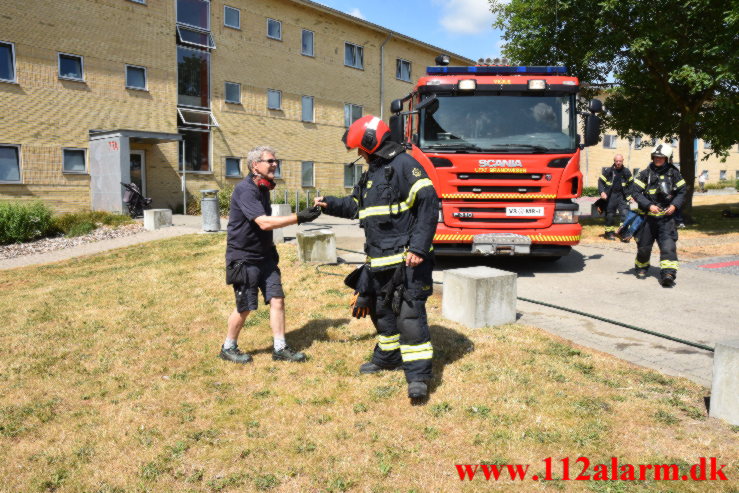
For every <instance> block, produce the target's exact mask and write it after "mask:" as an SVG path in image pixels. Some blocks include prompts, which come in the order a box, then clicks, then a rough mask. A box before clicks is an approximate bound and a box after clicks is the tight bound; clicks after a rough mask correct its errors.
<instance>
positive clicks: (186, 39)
mask: <svg viewBox="0 0 739 493" xmlns="http://www.w3.org/2000/svg"><path fill="white" fill-rule="evenodd" d="M177 41H178V42H179V43H180V44H185V45H189V46H194V47H196V48H205V49H206V50H214V49H215V48H216V42H215V40H214V39H213V36H211V34H210V33H207V32H205V31H196V30H195V29H188V28H186V27H182V26H177Z"/></svg>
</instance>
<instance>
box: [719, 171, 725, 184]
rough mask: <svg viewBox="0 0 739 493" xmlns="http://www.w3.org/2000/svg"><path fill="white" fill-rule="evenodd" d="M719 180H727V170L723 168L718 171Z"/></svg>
mask: <svg viewBox="0 0 739 493" xmlns="http://www.w3.org/2000/svg"><path fill="white" fill-rule="evenodd" d="M718 179H719V181H726V170H725V169H722V170H720V171H719V172H718Z"/></svg>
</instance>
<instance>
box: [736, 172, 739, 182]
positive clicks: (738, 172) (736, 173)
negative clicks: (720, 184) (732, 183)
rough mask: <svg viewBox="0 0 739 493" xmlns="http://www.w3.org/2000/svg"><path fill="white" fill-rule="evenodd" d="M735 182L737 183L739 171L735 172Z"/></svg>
mask: <svg viewBox="0 0 739 493" xmlns="http://www.w3.org/2000/svg"><path fill="white" fill-rule="evenodd" d="M736 181H739V171H737V172H736Z"/></svg>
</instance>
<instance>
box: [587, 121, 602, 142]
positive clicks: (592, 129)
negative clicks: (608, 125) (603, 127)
mask: <svg viewBox="0 0 739 493" xmlns="http://www.w3.org/2000/svg"><path fill="white" fill-rule="evenodd" d="M599 138H600V117H599V116H598V115H586V116H585V147H589V146H592V145H595V144H597V143H598V139H599Z"/></svg>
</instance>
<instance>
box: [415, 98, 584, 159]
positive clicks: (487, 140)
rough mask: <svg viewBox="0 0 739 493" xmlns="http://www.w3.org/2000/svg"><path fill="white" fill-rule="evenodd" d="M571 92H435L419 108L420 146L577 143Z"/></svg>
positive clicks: (536, 148) (487, 148) (545, 148)
mask: <svg viewBox="0 0 739 493" xmlns="http://www.w3.org/2000/svg"><path fill="white" fill-rule="evenodd" d="M574 98H575V96H574V95H572V94H561V95H552V94H551V93H550V94H547V95H539V94H537V95H531V94H530V93H526V94H521V93H515V94H511V95H506V94H505V93H503V94H500V93H495V94H485V93H478V94H475V95H473V96H461V95H443V94H440V95H438V101H439V104H438V106H437V105H435V104H434V105H433V106H429V108H427V109H423V110H421V114H420V118H419V125H420V128H419V135H420V142H419V144H420V145H419V147H420V148H421V149H429V150H431V149H433V150H434V151H440V150H441V151H443V150H449V151H453V152H496V153H497V152H501V153H518V154H522V153H523V154H525V153H542V152H564V151H573V150H574V149H575V146H576V135H577V128H576V121H577V120H576V117H575V111H574V108H575V99H574Z"/></svg>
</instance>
